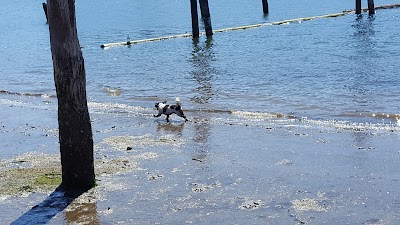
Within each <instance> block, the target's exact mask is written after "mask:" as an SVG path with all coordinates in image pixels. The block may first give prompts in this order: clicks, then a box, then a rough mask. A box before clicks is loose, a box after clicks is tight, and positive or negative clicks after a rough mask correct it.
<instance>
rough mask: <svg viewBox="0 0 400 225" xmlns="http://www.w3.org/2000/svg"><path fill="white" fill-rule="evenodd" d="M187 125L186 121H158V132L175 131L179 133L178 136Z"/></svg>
mask: <svg viewBox="0 0 400 225" xmlns="http://www.w3.org/2000/svg"><path fill="white" fill-rule="evenodd" d="M184 126H185V122H182V123H178V124H175V123H158V124H157V132H160V131H164V132H166V133H174V134H177V135H178V137H180V136H182V131H183V127H184Z"/></svg>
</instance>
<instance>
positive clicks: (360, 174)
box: [0, 0, 400, 224]
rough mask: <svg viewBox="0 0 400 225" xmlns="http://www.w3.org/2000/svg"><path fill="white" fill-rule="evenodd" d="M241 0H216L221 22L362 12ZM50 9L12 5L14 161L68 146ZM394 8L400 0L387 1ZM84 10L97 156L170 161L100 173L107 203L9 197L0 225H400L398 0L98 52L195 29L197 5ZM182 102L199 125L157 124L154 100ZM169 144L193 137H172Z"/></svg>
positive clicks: (2, 203) (161, 1) (7, 19)
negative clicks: (266, 6)
mask: <svg viewBox="0 0 400 225" xmlns="http://www.w3.org/2000/svg"><path fill="white" fill-rule="evenodd" d="M242 2H243V1H239V0H230V1H227V0H220V1H213V0H210V10H211V17H212V23H213V27H214V29H219V28H227V27H235V26H242V25H249V24H258V23H266V22H274V21H281V20H286V19H293V18H300V17H307V16H316V15H324V14H330V13H338V12H342V11H343V10H348V9H352V8H354V1H349V0H346V1H345V0H338V1H318V0H303V1H297V2H298V4H293V2H294V1H288V0H282V1H270V12H271V13H270V14H269V15H268V16H267V17H264V16H263V14H262V7H261V1H253V2H250V1H247V2H246V5H243V3H242ZM363 2H366V1H363ZM41 3H42V1H36V0H33V1H32V0H31V1H27V0H23V1H8V2H7V4H3V5H2V7H1V9H0V29H1V32H0V110H1V117H0V138H1V139H0V140H2V142H0V159H1V160H4V159H9V158H12V157H14V156H17V155H22V154H23V153H26V152H38V153H40V154H41V153H45V154H52V155H58V154H59V151H58V137H57V119H56V116H57V113H56V110H57V104H56V98H55V97H54V96H55V88H54V80H53V69H52V61H51V53H50V48H49V35H48V26H47V24H46V23H45V16H44V13H43V10H42V5H41ZM391 3H399V2H398V0H397V1H385V0H382V1H376V5H385V4H391ZM76 9H77V23H78V28H79V30H78V32H79V38H80V43H81V46H82V47H83V49H82V50H83V54H84V58H85V65H86V73H87V89H88V97H89V106H90V111H91V115H92V117H91V118H92V120H93V128H94V139H95V145H96V148H95V155H96V160H103V159H106V158H113V157H120V156H122V157H129V156H131V157H133V158H132V159H131V158H129V159H130V160H131V162H132V163H136V162H137V158H134V156H136V155H137V154H142V153H143V154H144V153H149V151H150V153H151V152H153V153H155V154H156V155H160V157H158V158H156V159H147V160H139V163H140V167H141V168H143V169H140V170H138V171H135V172H131V173H126V174H117V175H115V176H100V179H101V180H100V186H99V188H97V189H96V190H95V191H96V192H98V193H94V194H93V195H94V198H95V201H94V202H93V201H90V199H89V204H86V206H83V207H81V206H80V205H79V202H78V203H77V204H76V205H77V206H73V207H72V210H71V209H69V210H65V213H58V212H59V211H61V210H59V211H57V212H55V213H54V212H52V210H54V209H53V208H51V207H50V210H49V212H47V211H46V210H42V207H41V206H39V207H37V208H35V207H33V206H34V205H36V204H40V202H42V201H43V200H44V198H47V197H48V195H47V194H40V193H39V194H31V195H30V196H29V198H19V197H16V198H10V199H2V200H0V208H2V209H1V210H0V211H2V216H1V217H0V223H2V221H11V222H12V221H17V222H18V220H17V219H18V218H19V221H24V219H26V217H29V213H28V215H27V214H26V212H27V211H28V212H30V209H31V208H32V207H33V208H34V209H37V210H38V211H40V210H42V211H43V212H42V214H40V213H36V214H35V213H32V214H31V215H33V220H32V221H35V219H36V220H38V217H39V218H40V217H44V219H45V221H49V220H50V218H51V217H49V216H47V215H46V213H53V214H52V216H54V218H52V220H50V221H49V224H63V223H79V220H78V219H79V218H78V217H81V218H83V219H84V221H87V220H89V219H88V218H92V221H94V223H99V221H101V223H102V224H116V223H121V224H123V223H125V224H146V223H147V224H148V223H153V224H155V223H164V224H184V223H191V222H192V223H193V224H216V223H218V224H231V223H232V221H235V222H237V223H238V224H265V223H266V222H265V221H267V222H270V223H271V224H294V223H300V221H311V222H310V223H307V224H349V223H351V224H378V223H380V224H395V223H396V222H397V221H398V218H399V215H398V212H399V211H400V209H399V202H400V200H399V198H398V196H400V194H399V192H398V191H397V190H398V186H399V181H400V178H399V175H398V165H399V154H398V153H399V149H398V147H397V146H398V141H399V136H398V134H399V133H398V131H399V130H400V123H399V122H398V120H399V119H398V117H399V114H400V96H399V95H400V92H399V86H400V73H399V67H398V62H399V61H400V35H399V21H400V18H399V17H400V9H388V10H379V11H377V12H376V16H375V17H373V18H370V17H368V15H366V14H364V15H363V16H362V17H360V18H357V17H356V16H355V15H353V14H352V15H346V16H343V17H338V18H327V19H317V20H312V21H305V22H302V23H292V24H287V25H281V26H264V27H261V28H255V29H248V30H242V31H235V32H226V33H217V34H215V35H214V36H213V38H212V40H206V38H205V37H201V38H200V40H199V41H197V42H194V41H193V40H192V39H190V38H179V39H171V40H166V41H160V42H152V43H142V44H138V45H133V46H130V47H126V46H125V47H116V48H109V49H106V50H104V49H101V48H100V45H101V44H105V43H110V42H117V41H126V37H127V33H129V34H130V36H131V40H137V39H145V38H152V37H160V36H167V35H174V34H183V33H186V32H191V21H190V10H189V9H190V7H189V1H187V0H185V1H184V0H179V1H178V0H169V1H167V0H152V1H151V0H129V1H128V0H120V1H106V0H98V1H89V0H80V1H76ZM175 97H180V98H181V101H182V103H183V105H184V109H185V110H186V112H187V113H186V115H187V116H188V117H189V119H190V120H191V121H192V122H189V123H183V122H182V123H181V120H179V119H180V118H178V119H176V118H177V117H174V118H173V119H176V120H175V121H173V122H172V123H165V122H164V121H163V120H162V119H160V120H155V119H154V118H153V117H152V115H151V114H154V113H155V110H154V109H153V106H154V103H155V102H157V101H161V100H169V101H170V102H171V101H173V100H174V99H175ZM11 106H12V107H11ZM35 112H36V113H35ZM210 112H211V113H210ZM229 113H230V114H229ZM282 115H283V116H282ZM304 117H307V118H308V119H303V118H304ZM299 124H300V125H299ZM296 125H299V126H296ZM324 126H326V127H328V128H327V129H324V128H325V127H324ZM336 126H339V127H340V126H344V128H349V127H350V129H347V130H349V132H345V131H344V130H346V129H338V130H336ZM346 126H349V127H346ZM332 127H333V129H330V128H332ZM309 128H310V129H309ZM342 128H343V127H342ZM368 128H371V129H368ZM375 128H376V129H375ZM380 128H384V129H383V131H382V132H376V130H377V129H380ZM343 131H344V132H343ZM140 137H144V138H142V139H143V140H142V139H140ZM110 138H111V139H110ZM113 138H114V139H113ZM138 138H139V139H138ZM153 139H154V141H153V142H154V143H153V145H151V143H149V141H148V140H153ZM170 139H173V143H175V141H176V140H178V142H179V143H181V142H182V143H183V144H182V145H181V146H178V147H177V146H169V145H163V144H162V143H165V141H166V140H170ZM105 140H116V141H115V143H116V144H117V146H112V145H110V146H107V145H106V143H105ZM132 140H138V141H137V142H132ZM140 140H142V142H141V141H140ZM180 141H181V142H180ZM110 142H112V141H110ZM121 146H122V147H121ZM126 146H132V147H134V150H133V151H130V152H127V151H126V150H125V149H126ZM114 148H115V149H114ZM124 159H125V158H124ZM106 161H107V160H106ZM2 162H3V161H2ZM17 162H18V161H17ZM103 163H104V161H103ZM13 164H15V163H13ZM15 166H18V165H15ZM149 176H154V177H155V178H154V179H156V180H153V179H149ZM202 188H203V189H202ZM53 195H54V194H53ZM55 195H57V193H55ZM50 196H51V195H50ZM53 197H54V196H53ZM56 197H57V196H56ZM96 199H97V202H96ZM299 199H300V200H307V199H308V200H313V199H314V200H315V199H316V200H318V202H317V203H319V204H320V205H321V206H322V204H323V206H324V207H323V208H322V212H321V211H320V210H318V209H317V210H315V209H314V210H313V209H311V210H309V211H307V210H306V211H304V212H303V211H302V210H299V212H294V211H293V209H294V208H295V207H294V205H295V204H294V203H296V202H299V201H296V200H299ZM55 202H56V203H57V201H55ZM61 203H62V204H63V205H64V203H63V202H61ZM256 203H257V204H256ZM311 203H313V202H311ZM82 204H83V205H84V204H85V203H82ZM252 206H253V207H255V208H259V209H257V210H253V209H248V207H250V208H251V207H252ZM318 206H319V205H318ZM64 207H65V205H64ZM74 207H75V208H74ZM70 208H71V207H70ZM325 210H326V212H325ZM57 213H58V214H57ZM22 214H23V215H22ZM92 214H93V215H92ZM77 218H78V219H77ZM27 221H29V220H27ZM177 221H178V222H177ZM260 221H262V222H260ZM392 221H396V222H392ZM313 222H314V223H313ZM22 223H23V222H22ZM23 224H25V223H23Z"/></svg>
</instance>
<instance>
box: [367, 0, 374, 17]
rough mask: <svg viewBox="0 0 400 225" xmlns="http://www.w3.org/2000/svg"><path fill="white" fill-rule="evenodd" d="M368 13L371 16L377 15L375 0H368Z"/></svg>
mask: <svg viewBox="0 0 400 225" xmlns="http://www.w3.org/2000/svg"><path fill="white" fill-rule="evenodd" d="M368 12H369V15H373V14H375V4H374V0H368Z"/></svg>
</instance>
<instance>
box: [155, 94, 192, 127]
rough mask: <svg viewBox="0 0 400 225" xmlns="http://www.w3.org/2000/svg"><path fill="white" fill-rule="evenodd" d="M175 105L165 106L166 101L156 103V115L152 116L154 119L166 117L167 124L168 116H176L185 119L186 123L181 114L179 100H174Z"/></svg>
mask: <svg viewBox="0 0 400 225" xmlns="http://www.w3.org/2000/svg"><path fill="white" fill-rule="evenodd" d="M175 101H176V105H167V101H163V102H159V103H156V105H155V107H156V109H157V110H158V114H157V115H154V117H160V116H161V115H162V114H164V115H166V116H167V122H169V116H170V115H171V114H174V113H175V114H176V115H178V116H180V117H182V118H184V119H185V122H186V121H188V119H187V118H186V116H185V115H184V114H183V111H182V108H181V100H179V98H176V99H175Z"/></svg>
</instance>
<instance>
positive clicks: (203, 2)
mask: <svg viewBox="0 0 400 225" xmlns="http://www.w3.org/2000/svg"><path fill="white" fill-rule="evenodd" d="M199 3H200V11H201V18H202V19H203V23H204V28H205V30H206V36H207V37H210V36H212V35H213V32H212V26H211V16H210V9H209V8H208V0H199Z"/></svg>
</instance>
